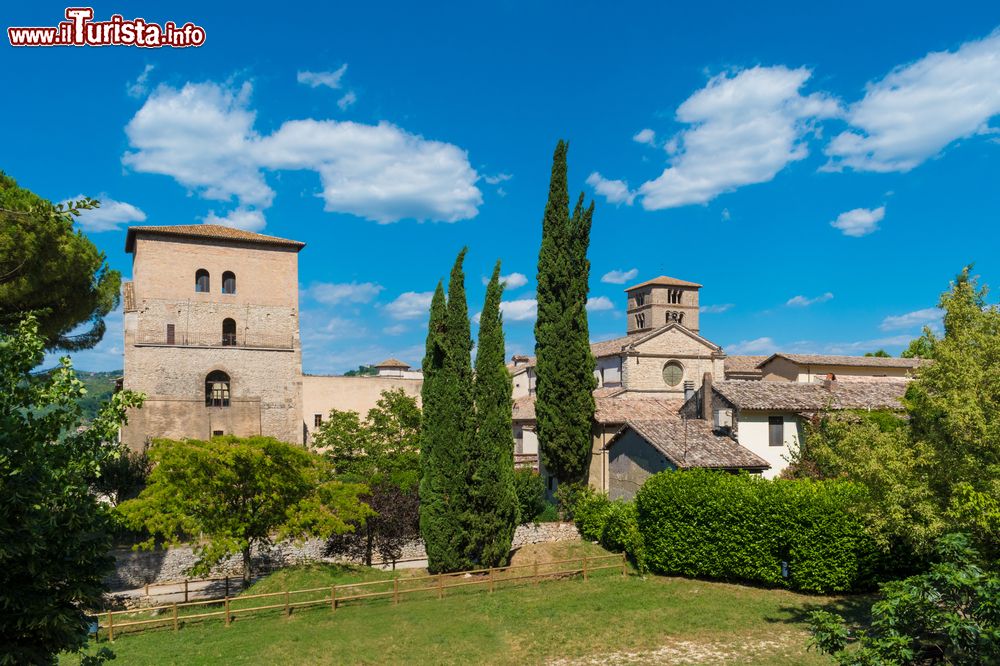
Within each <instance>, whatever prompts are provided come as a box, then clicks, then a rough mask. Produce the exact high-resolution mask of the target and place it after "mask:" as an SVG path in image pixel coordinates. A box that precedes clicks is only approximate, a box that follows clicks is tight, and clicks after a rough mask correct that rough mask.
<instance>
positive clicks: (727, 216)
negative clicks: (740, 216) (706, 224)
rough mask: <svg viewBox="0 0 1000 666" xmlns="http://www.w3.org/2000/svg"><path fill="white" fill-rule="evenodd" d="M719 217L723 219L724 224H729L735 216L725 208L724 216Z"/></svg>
mask: <svg viewBox="0 0 1000 666" xmlns="http://www.w3.org/2000/svg"><path fill="white" fill-rule="evenodd" d="M719 217H721V218H722V221H723V222H728V221H729V220H731V219H732V218H733V215H732V213H730V212H729V209H728V208H723V209H722V214H721V215H720V216H719Z"/></svg>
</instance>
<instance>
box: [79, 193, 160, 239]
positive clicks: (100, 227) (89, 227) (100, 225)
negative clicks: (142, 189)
mask: <svg viewBox="0 0 1000 666" xmlns="http://www.w3.org/2000/svg"><path fill="white" fill-rule="evenodd" d="M83 198H84V196H83V195H82V194H78V195H76V196H75V197H73V198H72V199H71V200H72V201H79V200H80V199H83ZM98 199H99V200H100V202H101V207H100V208H95V209H93V210H81V211H80V216H79V217H76V218H74V219H75V220H76V223H77V224H79V225H80V226H81V227H82V228H83V229H85V230H86V231H90V232H93V233H99V232H101V231H114V230H116V229H118V227H119V226H120V225H122V224H128V223H130V222H145V221H146V214H145V213H144V212H142V211H141V210H140V209H139V208H138V207H137V206H133V205H132V204H130V203H126V202H124V201H115V200H114V199H112V198H110V197H107V196H105V195H103V194H102V195H101V196H100V197H98ZM67 201H70V199H67V200H66V201H64V202H63V203H66V202H67Z"/></svg>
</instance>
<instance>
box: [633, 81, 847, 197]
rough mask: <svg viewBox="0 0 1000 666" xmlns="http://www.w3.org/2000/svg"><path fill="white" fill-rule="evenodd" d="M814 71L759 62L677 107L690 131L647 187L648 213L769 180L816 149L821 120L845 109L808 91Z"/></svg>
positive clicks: (642, 190)
mask: <svg viewBox="0 0 1000 666" xmlns="http://www.w3.org/2000/svg"><path fill="white" fill-rule="evenodd" d="M810 75H811V72H810V70H808V69H806V68H804V67H802V68H798V69H788V68H787V67H781V66H778V67H754V68H752V69H745V70H743V71H740V72H737V73H735V74H733V75H728V74H720V75H718V76H715V77H713V78H712V79H711V80H710V81H709V82H708V85H706V86H705V87H704V88H702V89H701V90H699V91H698V92H696V93H695V94H693V95H692V96H691V97H689V98H688V99H687V100H686V101H685V102H684V103H683V104H681V105H680V107H679V108H678V109H677V120H678V121H679V122H681V123H684V124H686V125H690V128H689V129H686V130H684V131H682V132H681V133H680V134H679V135H677V136H676V137H674V139H676V141H672V142H670V143H668V150H669V149H673V150H674V151H676V152H675V154H674V155H673V156H672V159H671V163H670V166H668V167H667V168H666V169H665V170H664V171H663V173H662V174H660V176H659V177H658V178H656V179H655V180H651V181H648V182H646V183H643V184H642V186H641V187H639V194H640V195H641V196H642V205H643V208H645V209H646V210H660V209H663V208H674V207H677V206H684V205H688V204H698V203H705V202H707V201H710V200H711V199H713V198H715V197H716V196H718V195H719V194H722V193H723V192H729V191H731V190H734V189H736V188H738V187H742V186H744V185H751V184H754V183H764V182H767V181H769V180H771V179H772V178H774V176H775V175H776V174H777V173H778V172H779V171H781V170H782V169H783V168H784V167H785V166H786V165H787V164H789V163H790V162H794V161H797V160H801V159H803V158H805V157H806V156H807V155H808V154H809V150H808V147H807V146H806V143H805V141H804V138H805V137H806V135H807V134H808V133H809V132H810V130H811V129H812V127H813V124H814V121H815V120H816V119H819V118H830V117H833V116H836V115H837V114H838V113H839V105H838V103H837V101H836V100H834V99H833V98H831V97H829V96H827V95H825V94H822V93H813V94H810V95H803V94H802V93H801V92H800V91H801V89H802V87H803V86H804V85H805V83H806V81H808V80H809V77H810Z"/></svg>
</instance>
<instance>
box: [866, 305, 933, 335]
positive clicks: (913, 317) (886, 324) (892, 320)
mask: <svg viewBox="0 0 1000 666" xmlns="http://www.w3.org/2000/svg"><path fill="white" fill-rule="evenodd" d="M942 315H943V313H942V312H941V310H940V309H939V308H924V309H923V310H914V311H913V312H907V313H906V314H901V315H890V316H888V317H886V318H885V319H883V320H882V323H881V324H880V325H879V328H880V329H882V330H883V331H896V330H899V329H904V328H916V327H917V326H924V325H926V324H937V323H939V322H940V321H941V317H942Z"/></svg>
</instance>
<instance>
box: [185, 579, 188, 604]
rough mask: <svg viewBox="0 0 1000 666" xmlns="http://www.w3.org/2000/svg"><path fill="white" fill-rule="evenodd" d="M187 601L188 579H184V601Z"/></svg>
mask: <svg viewBox="0 0 1000 666" xmlns="http://www.w3.org/2000/svg"><path fill="white" fill-rule="evenodd" d="M187 602H188V579H187V578H185V579H184V603H187Z"/></svg>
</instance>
